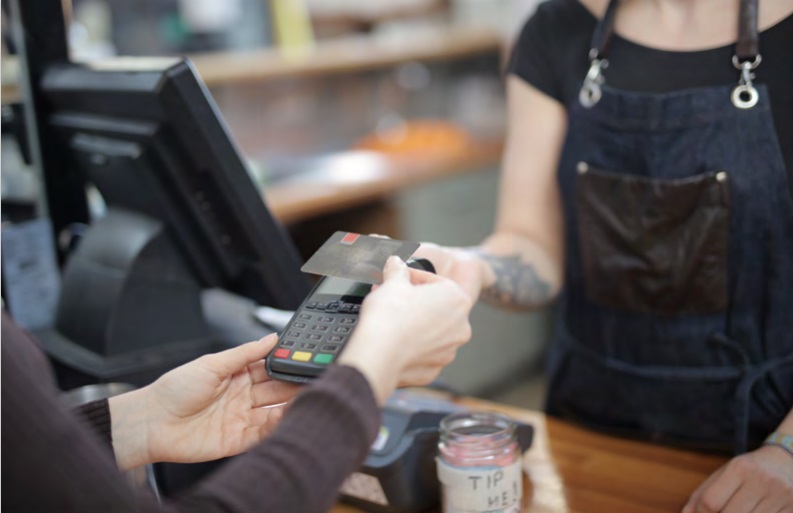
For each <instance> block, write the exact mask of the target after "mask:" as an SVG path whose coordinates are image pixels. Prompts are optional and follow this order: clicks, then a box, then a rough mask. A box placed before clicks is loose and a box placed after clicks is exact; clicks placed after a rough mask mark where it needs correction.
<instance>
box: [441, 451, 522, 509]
mask: <svg viewBox="0 0 793 513" xmlns="http://www.w3.org/2000/svg"><path fill="white" fill-rule="evenodd" d="M436 461H437V464H438V479H439V480H440V482H441V484H442V485H443V504H444V512H445V513H480V512H485V511H486V512H490V513H501V512H504V513H508V512H509V513H511V512H513V511H514V512H518V511H520V500H521V498H522V497H523V477H522V475H521V472H522V467H521V463H522V460H521V459H520V458H518V459H517V460H516V461H515V462H514V463H512V464H511V465H508V466H503V467H455V466H453V465H449V464H448V463H446V462H444V461H443V460H441V459H440V458H438V459H436Z"/></svg>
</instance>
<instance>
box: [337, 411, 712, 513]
mask: <svg viewBox="0 0 793 513" xmlns="http://www.w3.org/2000/svg"><path fill="white" fill-rule="evenodd" d="M459 402H460V403H462V404H465V405H466V406H470V407H471V408H477V409H490V410H498V411H501V412H504V413H506V414H508V415H511V416H512V417H514V418H516V419H519V420H522V421H524V422H529V423H531V424H532V425H533V426H534V429H535V432H534V443H533V444H532V447H531V449H529V450H528V451H527V452H526V454H525V455H524V465H523V468H524V490H523V495H524V504H523V509H522V511H523V512H524V513H529V512H530V513H610V512H615V513H616V512H618V513H679V512H680V510H681V509H682V508H683V506H684V505H685V503H686V501H687V500H688V498H689V496H690V495H691V493H692V492H693V491H694V490H695V489H696V488H697V486H699V484H700V483H701V482H702V481H703V480H705V478H707V477H708V476H709V475H710V474H711V473H712V472H713V471H714V470H716V469H717V468H718V467H719V466H720V465H721V464H723V463H724V462H725V461H726V460H725V459H724V458H721V457H717V456H710V455H704V454H698V453H693V452H687V451H681V450H676V449H670V448H666V447H662V446H658V445H651V444H646V443H640V442H634V441H630V440H624V439H619V438H613V437H609V436H604V435H600V434H596V433H592V432H590V431H586V430H583V429H580V428H578V427H575V426H572V425H569V424H567V423H564V422H560V421H558V420H555V419H552V418H548V417H546V416H545V415H544V414H542V413H539V412H533V411H528V410H522V409H519V408H513V407H508V406H504V405H498V404H494V403H489V402H485V401H479V400H475V399H462V400H460V401H459ZM332 511H333V512H334V513H353V512H359V511H360V510H358V509H356V508H353V507H350V506H347V505H338V506H337V507H335V508H333V510H332Z"/></svg>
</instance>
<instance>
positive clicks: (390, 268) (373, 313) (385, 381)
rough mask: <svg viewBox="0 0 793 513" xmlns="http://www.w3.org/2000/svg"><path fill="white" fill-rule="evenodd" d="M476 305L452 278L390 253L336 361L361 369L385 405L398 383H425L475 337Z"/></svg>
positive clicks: (379, 399)
mask: <svg viewBox="0 0 793 513" xmlns="http://www.w3.org/2000/svg"><path fill="white" fill-rule="evenodd" d="M472 305H473V301H472V299H471V298H470V297H469V296H468V295H466V293H465V292H464V291H463V290H462V289H461V288H460V287H459V286H458V285H457V284H455V283H454V282H453V281H451V280H449V279H446V278H443V277H442V276H437V275H435V274H432V273H427V272H424V271H418V270H415V269H409V268H408V267H407V265H405V263H404V262H402V261H401V260H400V259H399V258H397V257H391V258H389V259H388V262H386V265H385V268H384V269H383V284H382V285H380V286H379V287H377V288H376V289H375V290H373V291H372V292H371V293H370V294H369V295H368V296H367V297H366V299H365V300H364V302H363V306H362V308H361V316H360V321H359V324H358V327H357V328H356V329H355V332H354V333H353V336H352V338H351V339H350V341H349V342H348V343H347V346H346V348H345V350H344V352H343V353H342V354H341V356H340V358H339V360H338V362H339V363H341V364H345V365H351V366H354V367H356V368H358V369H359V370H360V371H361V372H362V373H363V374H364V375H365V376H366V378H367V379H368V380H369V383H370V384H371V386H372V389H373V390H374V393H375V397H376V398H377V400H378V402H379V403H380V404H382V403H383V402H385V400H386V399H387V398H388V396H389V395H390V394H391V392H392V391H393V390H394V388H395V387H396V386H409V385H424V384H427V383H429V382H431V381H432V380H433V379H435V377H437V375H438V374H439V373H440V371H441V369H442V368H443V367H444V366H445V365H447V364H449V363H450V362H451V361H452V360H453V359H454V357H455V355H456V352H457V348H458V347H460V346H461V345H462V344H464V343H465V342H467V341H468V340H469V339H470V338H471V326H470V324H469V322H468V314H469V313H470V311H471V307H472Z"/></svg>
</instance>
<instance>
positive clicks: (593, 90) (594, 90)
mask: <svg viewBox="0 0 793 513" xmlns="http://www.w3.org/2000/svg"><path fill="white" fill-rule="evenodd" d="M608 65H609V61H608V60H606V59H593V60H592V64H591V65H590V66H589V71H588V72H587V74H586V78H585V79H584V85H582V86H581V91H579V93H578V101H580V102H581V105H583V106H584V107H586V108H587V109H589V108H592V107H594V106H595V105H597V102H599V101H600V97H601V96H602V95H603V91H602V90H601V86H602V85H603V82H604V78H603V73H602V70H604V69H606V68H607V67H608Z"/></svg>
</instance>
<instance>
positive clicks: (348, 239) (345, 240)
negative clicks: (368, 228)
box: [339, 233, 360, 245]
mask: <svg viewBox="0 0 793 513" xmlns="http://www.w3.org/2000/svg"><path fill="white" fill-rule="evenodd" d="M358 237H360V235H359V234H357V233H348V234H347V235H345V236H344V237H342V238H341V241H339V242H341V243H342V244H348V245H349V244H354V243H355V241H356V240H358Z"/></svg>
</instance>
